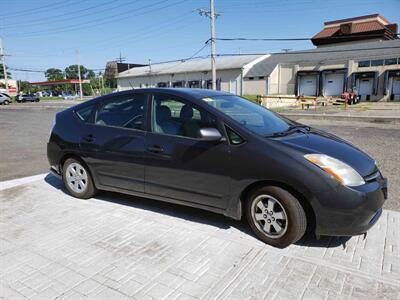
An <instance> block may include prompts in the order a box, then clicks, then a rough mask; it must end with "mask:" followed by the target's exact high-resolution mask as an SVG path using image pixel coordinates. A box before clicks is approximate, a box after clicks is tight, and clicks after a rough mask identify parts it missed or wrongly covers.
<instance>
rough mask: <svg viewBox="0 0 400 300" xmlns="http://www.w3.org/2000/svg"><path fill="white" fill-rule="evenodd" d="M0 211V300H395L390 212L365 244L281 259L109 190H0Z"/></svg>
mask: <svg viewBox="0 0 400 300" xmlns="http://www.w3.org/2000/svg"><path fill="white" fill-rule="evenodd" d="M0 203H1V214H0V232H1V235H0V238H1V239H0V281H1V282H0V283H1V285H0V286H1V287H0V298H1V297H2V298H5V299H26V298H28V299H321V298H323V299H338V298H340V299H365V298H368V299H399V298H400V230H399V229H400V213H399V212H395V211H390V210H386V211H384V213H383V215H382V217H381V219H380V221H379V222H378V224H377V225H376V226H375V227H373V228H372V230H371V231H370V232H369V234H368V236H367V238H366V239H365V240H364V239H363V237H362V236H357V237H353V238H351V239H349V240H347V242H346V239H340V238H329V237H326V238H323V239H321V240H320V241H317V240H307V241H303V242H301V243H299V244H297V245H293V246H290V247H288V248H286V249H283V250H281V249H276V248H272V247H270V246H267V245H265V244H263V243H262V242H260V241H259V240H257V239H256V238H254V237H253V235H252V234H251V233H250V232H249V230H248V228H247V226H246V225H245V224H244V223H243V222H242V223H240V222H235V221H231V220H228V219H226V218H224V217H222V216H219V215H215V214H212V213H208V212H203V211H200V210H196V209H191V208H186V207H181V206H176V205H172V204H167V203H162V202H157V201H152V200H148V199H139V198H135V197H130V196H124V195H121V194H114V193H102V194H100V195H99V196H98V197H96V198H95V199H90V200H87V201H83V200H79V199H75V198H72V197H70V196H68V195H67V194H65V193H64V191H63V188H62V183H61V182H60V181H59V180H58V179H56V178H54V177H52V176H50V175H49V176H47V177H46V178H45V179H42V180H38V181H35V182H28V183H22V184H21V182H19V183H18V185H16V186H14V187H10V185H4V184H3V189H2V190H0ZM344 242H346V247H344V246H343V243H344Z"/></svg>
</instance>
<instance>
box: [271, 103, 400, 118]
mask: <svg viewBox="0 0 400 300" xmlns="http://www.w3.org/2000/svg"><path fill="white" fill-rule="evenodd" d="M276 111H277V112H278V113H280V114H282V115H284V116H287V117H289V118H295V119H298V118H309V119H310V118H312V119H329V120H354V121H367V122H391V123H400V102H390V103H387V102H379V103H378V102H371V103H366V102H362V103H359V104H356V105H349V106H347V107H346V108H345V107H344V106H333V105H330V106H326V107H318V108H317V109H316V110H315V109H314V108H313V107H310V108H309V109H301V108H297V107H296V108H280V109H277V110H276Z"/></svg>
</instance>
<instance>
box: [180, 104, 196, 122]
mask: <svg viewBox="0 0 400 300" xmlns="http://www.w3.org/2000/svg"><path fill="white" fill-rule="evenodd" d="M179 117H180V118H181V119H182V120H190V119H191V118H193V108H191V107H190V106H189V105H187V104H185V105H184V106H182V108H181V112H180V114H179Z"/></svg>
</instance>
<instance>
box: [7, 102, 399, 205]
mask: <svg viewBox="0 0 400 300" xmlns="http://www.w3.org/2000/svg"><path fill="white" fill-rule="evenodd" d="M70 105H71V102H66V103H60V102H57V103H55V104H53V103H51V102H47V103H46V102H43V103H42V102H41V103H32V104H26V105H24V106H22V105H10V106H8V107H4V106H0V181H3V180H9V179H14V178H20V177H24V176H30V175H35V174H40V173H44V172H47V171H48V162H47V157H46V144H47V140H48V138H49V132H50V130H51V125H52V122H53V119H54V116H55V114H56V113H57V111H59V110H60V109H62V108H64V107H68V106H70ZM299 121H300V122H302V123H305V124H309V125H311V126H314V127H318V128H321V129H323V130H326V131H329V132H332V133H334V134H337V135H338V136H340V137H342V138H344V139H346V140H348V141H350V142H352V143H353V144H354V145H356V146H358V147H360V148H361V149H363V150H364V151H365V152H367V153H368V154H370V155H371V156H372V157H374V158H375V159H376V161H377V163H378V166H379V167H380V169H381V171H382V173H383V174H384V176H386V177H388V178H389V200H388V201H387V202H386V204H385V207H386V208H388V209H393V210H397V211H400V171H399V170H400V143H399V141H400V124H376V123H366V122H363V123H362V122H345V121H326V120H306V119H304V120H299Z"/></svg>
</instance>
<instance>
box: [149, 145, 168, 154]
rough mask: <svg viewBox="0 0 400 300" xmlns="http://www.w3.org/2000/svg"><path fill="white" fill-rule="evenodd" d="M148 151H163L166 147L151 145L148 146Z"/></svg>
mask: <svg viewBox="0 0 400 300" xmlns="http://www.w3.org/2000/svg"><path fill="white" fill-rule="evenodd" d="M147 151H149V152H151V153H163V152H164V149H163V148H162V147H161V146H157V145H154V146H150V147H148V148H147Z"/></svg>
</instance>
